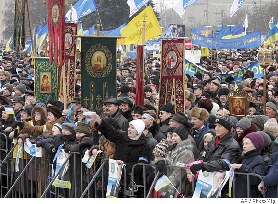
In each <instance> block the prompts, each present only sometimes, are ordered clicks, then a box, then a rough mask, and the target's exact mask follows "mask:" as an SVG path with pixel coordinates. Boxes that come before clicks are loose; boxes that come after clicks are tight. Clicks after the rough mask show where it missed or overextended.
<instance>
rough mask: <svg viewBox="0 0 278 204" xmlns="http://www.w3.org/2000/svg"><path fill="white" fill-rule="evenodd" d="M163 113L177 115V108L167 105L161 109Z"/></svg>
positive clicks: (170, 104)
mask: <svg viewBox="0 0 278 204" xmlns="http://www.w3.org/2000/svg"><path fill="white" fill-rule="evenodd" d="M160 110H161V111H165V112H168V113H172V114H175V106H174V105H173V104H172V103H167V104H165V105H163V106H162V107H161V108H160Z"/></svg>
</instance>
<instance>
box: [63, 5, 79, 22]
mask: <svg viewBox="0 0 278 204" xmlns="http://www.w3.org/2000/svg"><path fill="white" fill-rule="evenodd" d="M66 19H67V20H68V21H70V22H77V21H78V15H77V11H76V9H75V8H74V7H73V6H71V7H70V10H69V11H68V12H67V14H66Z"/></svg>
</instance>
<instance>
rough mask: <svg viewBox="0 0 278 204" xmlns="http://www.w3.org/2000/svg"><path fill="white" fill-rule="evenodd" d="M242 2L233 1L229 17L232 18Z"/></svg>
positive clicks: (242, 0)
mask: <svg viewBox="0 0 278 204" xmlns="http://www.w3.org/2000/svg"><path fill="white" fill-rule="evenodd" d="M243 2H244V0H234V2H233V4H232V7H231V9H230V17H232V16H233V15H234V14H235V13H236V12H237V11H238V9H239V8H240V7H241V6H242V4H243Z"/></svg>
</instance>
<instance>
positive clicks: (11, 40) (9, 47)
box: [6, 35, 14, 52]
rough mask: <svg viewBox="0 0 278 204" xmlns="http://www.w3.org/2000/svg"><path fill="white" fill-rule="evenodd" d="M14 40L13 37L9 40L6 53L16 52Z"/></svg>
mask: <svg viewBox="0 0 278 204" xmlns="http://www.w3.org/2000/svg"><path fill="white" fill-rule="evenodd" d="M13 42H14V40H13V35H12V36H11V37H10V39H9V40H8V42H7V44H6V51H7V52H11V51H13V50H14V43H13Z"/></svg>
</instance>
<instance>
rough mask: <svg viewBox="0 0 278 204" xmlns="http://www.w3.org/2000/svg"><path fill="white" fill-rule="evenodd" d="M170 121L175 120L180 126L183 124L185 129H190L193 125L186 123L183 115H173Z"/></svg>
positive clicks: (186, 119)
mask: <svg viewBox="0 0 278 204" xmlns="http://www.w3.org/2000/svg"><path fill="white" fill-rule="evenodd" d="M172 120H175V121H177V122H179V123H181V124H183V125H184V126H185V127H186V128H192V127H193V124H192V123H191V122H190V121H188V118H187V117H186V116H185V115H184V114H183V113H179V112H178V113H175V114H174V115H173V117H172Z"/></svg>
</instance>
